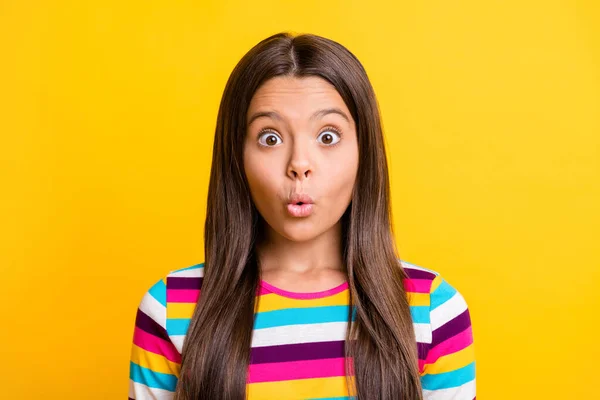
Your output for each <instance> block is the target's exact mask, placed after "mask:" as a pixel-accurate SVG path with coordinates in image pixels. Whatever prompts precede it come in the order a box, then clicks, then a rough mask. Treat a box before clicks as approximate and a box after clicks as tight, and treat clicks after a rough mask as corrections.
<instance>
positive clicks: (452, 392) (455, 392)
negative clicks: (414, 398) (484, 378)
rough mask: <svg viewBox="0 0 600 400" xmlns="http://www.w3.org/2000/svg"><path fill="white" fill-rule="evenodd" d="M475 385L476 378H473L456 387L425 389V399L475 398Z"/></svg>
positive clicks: (461, 399)
mask: <svg viewBox="0 0 600 400" xmlns="http://www.w3.org/2000/svg"><path fill="white" fill-rule="evenodd" d="M475 387H476V384H475V379H473V380H472V381H470V382H467V383H465V384H464V385H462V386H458V387H455V388H448V389H438V390H423V400H473V398H474V397H475Z"/></svg>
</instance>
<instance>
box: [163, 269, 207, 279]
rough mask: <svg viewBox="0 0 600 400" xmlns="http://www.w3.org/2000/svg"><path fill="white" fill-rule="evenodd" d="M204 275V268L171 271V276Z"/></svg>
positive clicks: (195, 276) (198, 276)
mask: <svg viewBox="0 0 600 400" xmlns="http://www.w3.org/2000/svg"><path fill="white" fill-rule="evenodd" d="M203 276H204V268H203V267H202V268H201V267H198V268H191V269H186V270H183V271H177V270H175V271H172V272H170V273H169V277H171V278H202V277H203Z"/></svg>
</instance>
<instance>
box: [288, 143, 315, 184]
mask: <svg viewBox="0 0 600 400" xmlns="http://www.w3.org/2000/svg"><path fill="white" fill-rule="evenodd" d="M299 142H300V141H296V142H295V143H294V148H293V150H292V155H291V158H290V162H289V165H288V171H287V174H288V176H289V177H290V178H292V179H293V180H300V181H304V180H306V179H308V177H309V176H310V175H311V174H312V164H311V161H310V154H309V151H308V146H307V144H301V143H299Z"/></svg>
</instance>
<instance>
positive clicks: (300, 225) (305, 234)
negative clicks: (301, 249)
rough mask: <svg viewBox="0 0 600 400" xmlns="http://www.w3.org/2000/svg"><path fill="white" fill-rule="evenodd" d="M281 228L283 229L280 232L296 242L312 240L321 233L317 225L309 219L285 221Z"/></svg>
mask: <svg viewBox="0 0 600 400" xmlns="http://www.w3.org/2000/svg"><path fill="white" fill-rule="evenodd" d="M281 228H282V230H281V231H280V232H279V234H280V235H281V236H283V237H285V238H287V239H288V240H292V241H294V242H305V241H308V240H312V239H314V238H315V237H317V236H319V235H320V234H321V232H320V231H317V229H316V226H315V225H314V224H313V223H311V222H308V221H306V222H304V221H293V222H290V223H284V224H283V226H282V227H281Z"/></svg>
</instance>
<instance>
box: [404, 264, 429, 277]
mask: <svg viewBox="0 0 600 400" xmlns="http://www.w3.org/2000/svg"><path fill="white" fill-rule="evenodd" d="M404 271H405V272H406V275H408V277H409V278H410V279H431V280H434V279H435V277H436V275H435V274H432V273H431V272H427V271H421V270H420V269H412V268H410V267H404Z"/></svg>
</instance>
